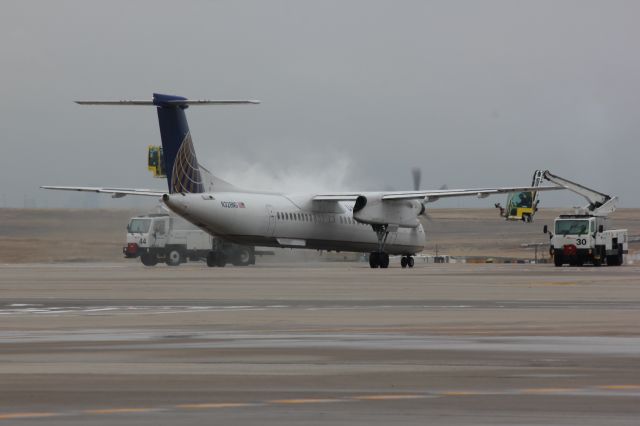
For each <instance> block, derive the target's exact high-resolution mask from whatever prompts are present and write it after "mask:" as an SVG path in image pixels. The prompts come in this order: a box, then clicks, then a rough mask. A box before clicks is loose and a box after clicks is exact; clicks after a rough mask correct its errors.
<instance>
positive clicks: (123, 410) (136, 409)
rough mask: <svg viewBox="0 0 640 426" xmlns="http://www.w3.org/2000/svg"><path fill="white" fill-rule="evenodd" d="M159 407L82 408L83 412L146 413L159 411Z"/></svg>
mask: <svg viewBox="0 0 640 426" xmlns="http://www.w3.org/2000/svg"><path fill="white" fill-rule="evenodd" d="M160 410H161V409H160V408H139V407H125V408H102V409H96V410H82V411H81V412H82V413H83V414H129V413H148V412H151V411H160Z"/></svg>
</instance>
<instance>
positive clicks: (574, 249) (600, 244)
mask: <svg viewBox="0 0 640 426" xmlns="http://www.w3.org/2000/svg"><path fill="white" fill-rule="evenodd" d="M544 178H545V179H547V180H548V181H550V182H553V183H555V184H557V185H561V186H564V187H565V188H567V189H569V190H570V191H573V192H575V193H576V194H579V195H582V196H583V197H584V198H586V199H587V200H588V201H589V205H587V206H585V207H582V208H576V210H575V212H574V213H573V214H566V215H560V216H558V217H557V218H556V219H555V221H554V224H553V231H552V232H549V230H548V228H547V225H545V226H544V233H545V234H546V233H548V232H549V234H550V243H551V246H550V248H549V250H550V253H551V255H552V256H553V262H554V264H555V265H556V266H562V265H564V264H569V265H571V266H582V265H583V264H585V263H591V264H593V265H595V266H600V265H603V264H605V263H606V264H607V265H608V266H620V265H622V264H623V263H624V255H625V254H627V253H628V244H629V237H628V235H627V230H626V229H608V228H609V219H608V215H609V214H610V213H612V212H613V211H615V207H616V206H615V204H616V202H617V198H616V197H611V196H609V195H607V194H602V193H600V192H598V191H594V190H593V189H590V188H587V187H585V186H582V185H580V184H577V183H575V182H571V181H570V180H567V179H564V178H561V177H559V176H556V175H553V174H551V173H550V172H549V171H548V170H547V171H545V172H544Z"/></svg>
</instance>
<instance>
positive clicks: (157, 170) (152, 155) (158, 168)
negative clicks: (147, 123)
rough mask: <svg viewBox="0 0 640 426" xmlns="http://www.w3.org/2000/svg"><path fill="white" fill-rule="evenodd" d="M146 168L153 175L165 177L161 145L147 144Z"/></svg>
mask: <svg viewBox="0 0 640 426" xmlns="http://www.w3.org/2000/svg"><path fill="white" fill-rule="evenodd" d="M147 168H148V169H149V171H150V172H151V173H153V177H155V178H166V177H167V173H166V171H165V168H164V153H163V152H162V147H161V146H155V145H149V155H148V157H147Z"/></svg>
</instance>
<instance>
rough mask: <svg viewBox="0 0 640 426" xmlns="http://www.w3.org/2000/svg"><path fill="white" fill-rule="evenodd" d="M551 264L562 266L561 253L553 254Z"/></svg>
mask: <svg viewBox="0 0 640 426" xmlns="http://www.w3.org/2000/svg"><path fill="white" fill-rule="evenodd" d="M553 264H554V265H556V266H562V255H560V254H558V253H556V254H554V255H553Z"/></svg>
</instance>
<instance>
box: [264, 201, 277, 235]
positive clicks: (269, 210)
mask: <svg viewBox="0 0 640 426" xmlns="http://www.w3.org/2000/svg"><path fill="white" fill-rule="evenodd" d="M275 230H276V213H275V212H274V211H273V206H272V205H271V204H267V206H266V213H265V236H267V237H272V236H273V234H274V232H275Z"/></svg>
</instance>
